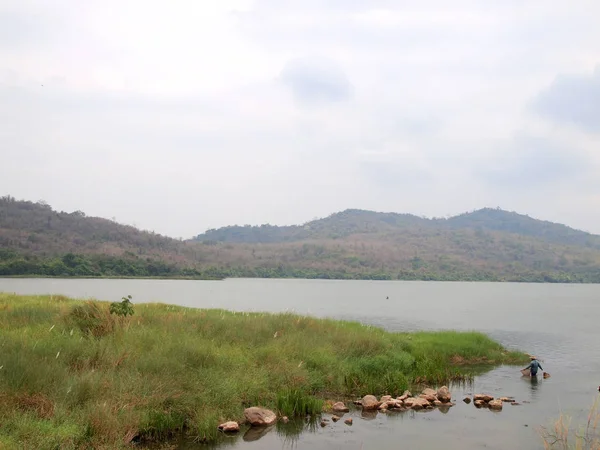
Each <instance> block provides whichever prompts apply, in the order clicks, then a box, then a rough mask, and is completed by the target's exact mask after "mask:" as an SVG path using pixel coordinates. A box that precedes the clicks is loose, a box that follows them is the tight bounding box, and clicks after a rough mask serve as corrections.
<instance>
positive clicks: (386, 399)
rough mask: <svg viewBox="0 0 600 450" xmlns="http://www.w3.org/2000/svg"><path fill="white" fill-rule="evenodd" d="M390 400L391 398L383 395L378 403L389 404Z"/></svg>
mask: <svg viewBox="0 0 600 450" xmlns="http://www.w3.org/2000/svg"><path fill="white" fill-rule="evenodd" d="M391 399H392V396H391V395H384V396H383V397H381V399H379V401H380V402H381V403H387V402H389V401H390V400H391Z"/></svg>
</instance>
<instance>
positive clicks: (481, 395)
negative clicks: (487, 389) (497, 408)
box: [473, 394, 494, 403]
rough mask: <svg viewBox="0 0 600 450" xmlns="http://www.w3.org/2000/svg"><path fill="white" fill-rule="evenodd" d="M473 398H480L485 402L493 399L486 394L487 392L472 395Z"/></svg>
mask: <svg viewBox="0 0 600 450" xmlns="http://www.w3.org/2000/svg"><path fill="white" fill-rule="evenodd" d="M473 400H475V401H477V400H481V401H483V402H485V403H488V402H491V401H492V400H494V397H492V396H491V395H487V394H475V397H473Z"/></svg>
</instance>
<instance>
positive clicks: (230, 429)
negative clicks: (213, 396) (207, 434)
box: [219, 421, 240, 433]
mask: <svg viewBox="0 0 600 450" xmlns="http://www.w3.org/2000/svg"><path fill="white" fill-rule="evenodd" d="M219 430H221V431H223V432H225V433H235V432H237V431H240V424H239V423H237V422H233V421H231V422H225V423H222V424H221V425H219Z"/></svg>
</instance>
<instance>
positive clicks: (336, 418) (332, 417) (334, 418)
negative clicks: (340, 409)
mask: <svg viewBox="0 0 600 450" xmlns="http://www.w3.org/2000/svg"><path fill="white" fill-rule="evenodd" d="M331 420H333V421H334V422H337V421H338V420H340V418H339V417H338V416H336V415H333V416H331Z"/></svg>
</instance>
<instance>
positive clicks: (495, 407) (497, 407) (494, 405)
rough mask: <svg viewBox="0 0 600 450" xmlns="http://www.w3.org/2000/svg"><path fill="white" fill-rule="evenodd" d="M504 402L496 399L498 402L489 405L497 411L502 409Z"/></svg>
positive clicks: (494, 401) (491, 402)
mask: <svg viewBox="0 0 600 450" xmlns="http://www.w3.org/2000/svg"><path fill="white" fill-rule="evenodd" d="M502 405H503V403H502V400H500V399H496V400H492V401H490V402H489V403H488V406H489V407H490V409H495V410H501V409H502Z"/></svg>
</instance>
